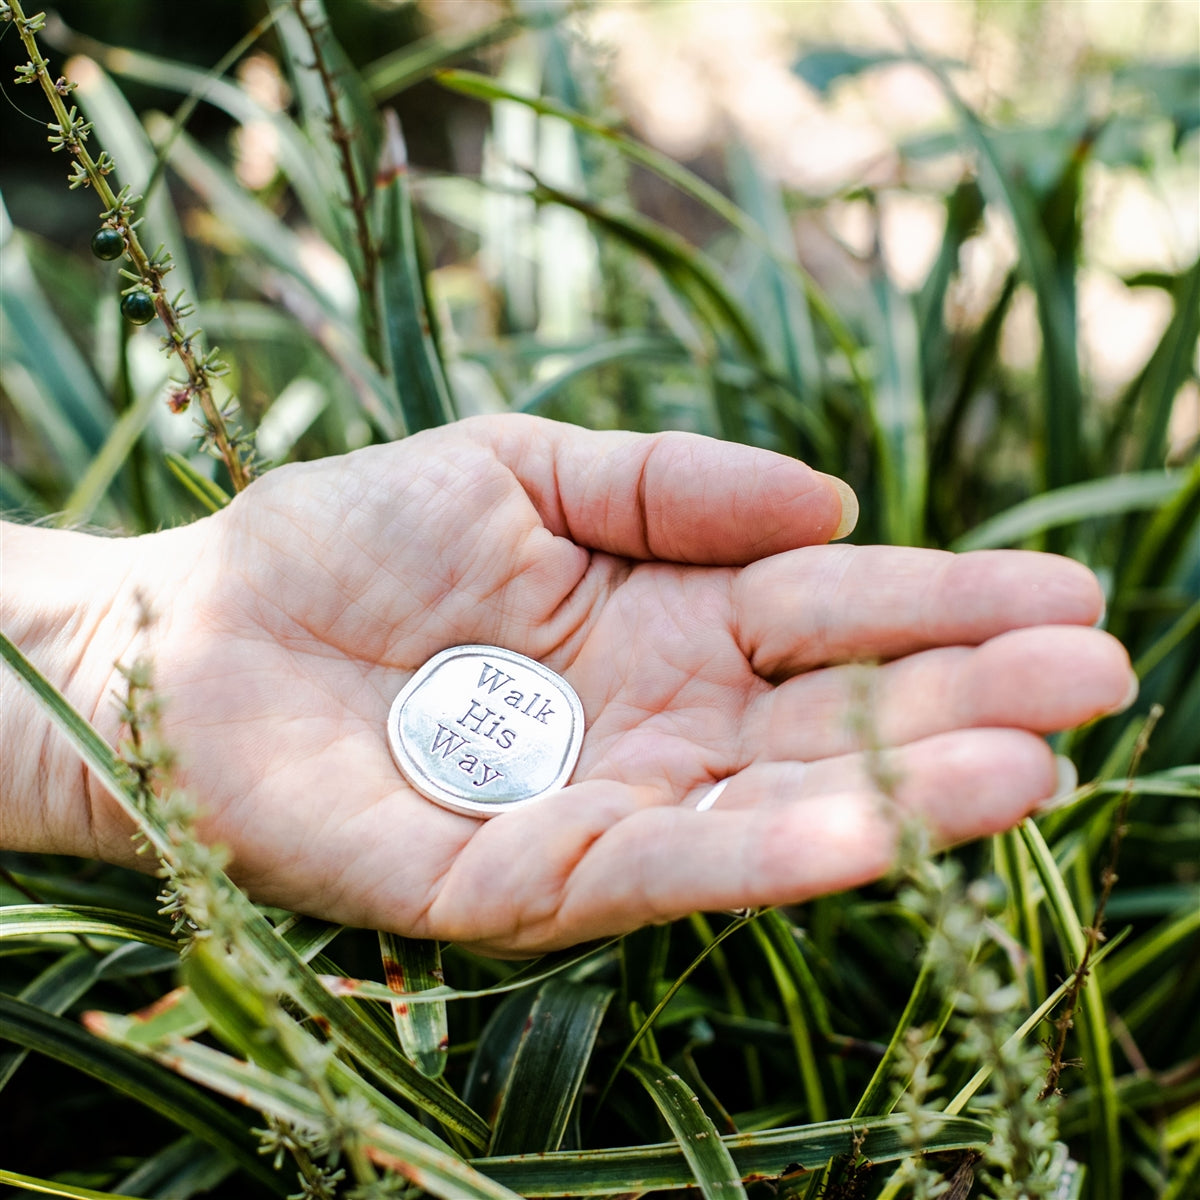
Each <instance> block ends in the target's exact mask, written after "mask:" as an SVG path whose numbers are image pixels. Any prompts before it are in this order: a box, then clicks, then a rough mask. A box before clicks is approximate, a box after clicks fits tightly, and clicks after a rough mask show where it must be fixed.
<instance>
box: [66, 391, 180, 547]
mask: <svg viewBox="0 0 1200 1200" xmlns="http://www.w3.org/2000/svg"><path fill="white" fill-rule="evenodd" d="M159 396H160V390H159V389H158V388H157V387H156V388H151V389H150V390H148V391H147V392H146V393H145V395H143V396H141V397H139V398H138V400H137V401H136V402H135V403H134V404H132V405H131V406H130V407H129V408H127V409H126V410H125V411H124V412H123V413H122V414H121V415H120V416H119V417H118V418H117V420H116V422H115V423H114V424H113V427H112V428H111V429H110V430H109V433H108V437H106V438H105V439H104V445H103V446H101V447H100V451H99V453H98V454H97V455H96V457H95V458H93V459H92V461H91V462H90V463H89V464H88V468H87V470H86V471H84V473H83V478H82V479H80V480H79V482H78V483H77V484H76V485H75V487H74V488H73V489H72V491H71V494H70V496H69V497H68V498H67V502H66V504H65V505H64V506H63V511H62V514H61V515H60V516H59V517H58V519H57V521H56V522H55V523H56V524H58V525H62V526H66V527H68V528H69V527H75V526H79V525H82V524H84V523H86V522H87V521H88V520H89V519H90V517H91V516H92V514H93V513H94V512H95V511H96V506H97V505H98V504H99V503H100V501H101V500H102V499H103V498H104V494H105V492H107V491H108V489H109V488H110V487H111V486H112V482H113V480H114V479H115V478H116V477H117V473H118V472H119V471H120V470H121V468H122V467H123V466H124V465H125V462H126V460H127V459H128V458H129V456H130V454H132V453H133V448H134V446H135V445H136V444H137V440H138V438H140V437H141V436H142V431H143V430H144V429H145V428H146V425H147V424H148V422H149V420H150V418H151V416H153V414H154V409H155V407H156V406H157V404H158V400H159Z"/></svg>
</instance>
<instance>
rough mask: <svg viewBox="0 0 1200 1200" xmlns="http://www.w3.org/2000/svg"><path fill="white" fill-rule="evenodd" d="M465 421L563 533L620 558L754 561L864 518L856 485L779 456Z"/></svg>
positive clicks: (519, 423) (840, 531) (671, 440)
mask: <svg viewBox="0 0 1200 1200" xmlns="http://www.w3.org/2000/svg"><path fill="white" fill-rule="evenodd" d="M463 426H466V427H469V431H470V432H472V433H474V434H475V436H477V437H479V438H481V439H484V440H485V441H486V442H487V443H488V444H489V445H491V446H492V448H493V449H494V450H495V452H496V453H497V455H498V456H499V457H500V459H501V461H502V462H504V463H506V464H507V465H508V467H509V468H510V469H511V470H512V471H513V472H514V473H515V474H516V476H517V478H518V479H519V480H520V481H521V484H522V486H523V487H524V488H525V489H526V491H527V492H528V493H529V495H530V497H531V498H532V500H533V502H534V505H535V506H536V507H537V509H538V512H539V514H540V515H541V518H542V520H543V521H544V522H545V523H546V526H547V527H548V528H549V529H550V530H551V531H552V532H553V533H556V534H559V535H560V536H563V537H569V538H571V539H572V540H573V541H575V542H577V543H578V544H579V545H582V546H587V547H589V548H591V549H594V550H603V551H606V552H608V553H611V554H620V555H625V556H628V557H632V558H642V559H661V560H665V561H670V562H685V563H700V564H706V565H713V564H738V563H746V562H752V561H754V560H755V559H758V558H762V557H764V556H766V555H772V554H778V553H779V552H781V551H783V550H790V549H793V548H794V547H797V546H809V545H814V544H816V543H820V542H827V541H829V540H830V539H831V538H835V537H844V536H845V535H846V534H847V533H849V532H850V530H851V529H853V527H854V523H855V521H856V520H857V517H858V502H857V501H856V500H855V499H854V493H853V492H852V491H851V490H850V488H849V486H848V485H847V484H845V483H843V482H842V481H841V480H838V479H834V478H833V477H832V476H830V475H823V474H821V473H820V472H818V471H814V470H812V468H811V467H807V466H805V465H804V464H803V463H801V462H797V461H796V460H795V459H792V458H787V457H786V456H784V455H782V454H774V453H772V452H771V451H769V450H757V449H754V448H752V447H750V446H742V445H735V444H733V443H729V442H721V441H717V440H715V439H713V438H706V437H700V436H699V435H697V434H690V433H659V434H652V435H647V434H634V433H621V432H605V433H597V432H593V431H589V430H584V429H579V428H576V427H575V426H572V425H563V424H560V423H557V422H553V421H543V420H540V419H538V418H536V417H521V416H505V417H493V418H483V419H481V420H479V421H473V422H463V423H462V426H460V428H461V427H463Z"/></svg>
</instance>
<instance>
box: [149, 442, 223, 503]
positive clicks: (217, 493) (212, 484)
mask: <svg viewBox="0 0 1200 1200" xmlns="http://www.w3.org/2000/svg"><path fill="white" fill-rule="evenodd" d="M163 459H164V461H165V462H166V464H167V469H168V470H169V471H170V472H171V474H172V475H174V476H175V478H176V479H178V480H179V482H180V483H181V484H183V486H184V487H185V488H187V490H188V491H189V492H191V494H192V495H193V496H195V497H196V499H197V500H199V501H200V503H201V504H203V505H204V507H205V508H207V509H208V511H209V512H219V511H220V510H221V509H223V508H224V507H225V505H227V504H228V503H229V501H230V499H232V497H231V496H230V495H229V493H228V492H227V491H226V490H225V489H224V488H223V487H222V486H221V485H220V484H219V483H217V482H216V481H215V480H213V479H209V478H208V476H207V475H201V474H200V472H199V471H198V470H197V469H196V467H195V466H194V465H193V464H192V462H191V461H190V460H189V459H186V458H184V456H183V455H182V454H177V453H176V452H175V451H174V450H168V451H167V452H166V453H165V454H164V455H163Z"/></svg>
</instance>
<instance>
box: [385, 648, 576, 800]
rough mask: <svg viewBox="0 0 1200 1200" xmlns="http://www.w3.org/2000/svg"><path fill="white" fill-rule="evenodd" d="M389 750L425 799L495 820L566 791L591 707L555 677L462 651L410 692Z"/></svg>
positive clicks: (497, 651) (395, 715)
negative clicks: (585, 711) (587, 708)
mask: <svg viewBox="0 0 1200 1200" xmlns="http://www.w3.org/2000/svg"><path fill="white" fill-rule="evenodd" d="M387 728H388V742H389V744H390V745H391V748H392V756H393V757H394V758H395V760H396V765H397V766H398V767H399V768H400V771H401V773H402V774H403V775H404V778H405V779H407V780H408V782H409V783H411V784H412V786H413V787H414V788H416V789H417V791H418V792H420V793H421V795H423V796H426V797H428V798H429V799H430V800H433V801H436V802H437V803H438V804H441V805H443V806H444V807H445V808H449V809H453V810H454V811H455V812H460V813H467V814H468V815H470V816H484V817H490V816H494V815H495V814H497V813H502V812H507V811H508V810H509V809H512V808H518V807H520V806H521V805H522V804H528V803H530V802H531V801H534V800H540V799H541V798H542V797H543V796H545V795H548V794H549V793H550V792H553V791H556V790H557V789H558V788H560V787H562V786H563V785H564V784H565V783H566V782H567V780H568V779H570V777H571V772H572V771H573V770H574V769H575V762H576V760H577V759H578V758H579V748H580V747H581V746H582V745H583V706H582V705H581V704H580V703H579V697H578V696H577V695H575V692H574V689H572V687H571V685H570V684H569V683H567V681H566V680H565V679H563V678H561V677H560V676H558V675H556V674H555V673H554V672H553V671H551V670H550V669H549V668H548V667H544V666H542V664H541V663H539V662H534V660H533V659H532V658H526V657H525V655H523V654H517V653H515V652H514V651H512V650H503V649H501V648H500V647H499V646H454V647H452V648H451V649H449V650H443V651H442V652H441V653H440V654H435V655H434V656H433V658H431V659H430V660H429V661H428V662H427V663H426V664H425V665H424V666H423V667H421V669H420V670H419V671H417V673H416V674H415V675H414V676H413V677H412V679H410V680H409V681H408V683H407V684H405V686H404V688H403V689H402V690H401V692H400V694H399V695H398V696H397V697H396V699H395V700H394V701H393V703H392V708H391V712H389V713H388V725H387Z"/></svg>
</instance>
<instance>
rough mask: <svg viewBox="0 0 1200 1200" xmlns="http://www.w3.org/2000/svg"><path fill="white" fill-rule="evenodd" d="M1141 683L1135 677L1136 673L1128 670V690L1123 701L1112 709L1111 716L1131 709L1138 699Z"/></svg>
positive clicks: (1131, 669)
mask: <svg viewBox="0 0 1200 1200" xmlns="http://www.w3.org/2000/svg"><path fill="white" fill-rule="evenodd" d="M1141 686H1142V685H1141V681H1140V680H1139V679H1138V677H1137V672H1136V671H1135V670H1134V669H1133V668H1132V667H1131V668H1130V669H1129V690H1128V691H1127V692H1126V693H1125V699H1124V700H1122V701H1121V703H1120V705H1119V706H1118V707H1117V708H1114V709H1113V716H1116V715H1117V714H1118V713H1123V712H1125V711H1126V710H1128V709H1130V708H1132V707H1133V702H1134V701H1135V700H1136V699H1137V698H1138V692H1139V691H1140V690H1141Z"/></svg>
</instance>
